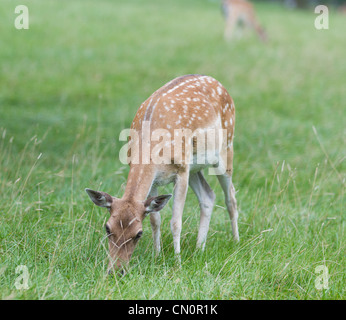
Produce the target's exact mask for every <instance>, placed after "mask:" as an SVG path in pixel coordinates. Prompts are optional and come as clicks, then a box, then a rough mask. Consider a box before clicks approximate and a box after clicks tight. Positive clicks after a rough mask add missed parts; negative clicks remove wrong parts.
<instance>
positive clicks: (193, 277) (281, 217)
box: [0, 0, 346, 299]
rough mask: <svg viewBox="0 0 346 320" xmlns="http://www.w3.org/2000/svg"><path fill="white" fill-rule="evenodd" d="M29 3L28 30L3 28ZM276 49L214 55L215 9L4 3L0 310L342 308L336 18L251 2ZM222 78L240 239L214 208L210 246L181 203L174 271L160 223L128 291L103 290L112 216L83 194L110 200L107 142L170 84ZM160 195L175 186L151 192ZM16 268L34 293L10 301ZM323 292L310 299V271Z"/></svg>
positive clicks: (0, 36)
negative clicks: (40, 304) (4, 305)
mask: <svg viewBox="0 0 346 320" xmlns="http://www.w3.org/2000/svg"><path fill="white" fill-rule="evenodd" d="M17 4H26V5H27V6H28V8H29V14H30V29H29V30H17V29H15V27H14V19H15V17H16V15H15V14H14V8H15V6H16V5H17ZM256 8H257V12H258V16H259V19H260V21H261V22H262V24H263V25H264V27H265V28H266V30H267V32H268V35H269V39H270V41H269V42H268V44H266V45H264V44H262V43H260V42H259V41H258V40H257V39H256V38H255V37H254V36H251V35H250V36H249V37H247V38H246V39H242V40H239V41H237V42H236V43H226V42H225V41H224V40H223V26H224V25H223V23H224V22H223V18H222V15H221V11H220V6H219V3H218V1H207V0H174V1H160V0H137V1H134V0H131V1H114V0H100V1H91V0H83V1H82V0H74V1H70V2H66V3H65V4H64V5H62V4H61V2H60V1H52V0H51V1H48V0H45V1H42V0H41V1H38V0H32V1H21V2H18V3H17V1H9V0H2V1H1V3H0V17H1V19H0V63H1V69H0V70H1V71H0V214H1V215H0V298H2V299H345V233H344V226H345V213H344V211H345V199H344V196H345V157H346V153H345V138H346V136H345V133H346V131H345V123H346V121H345V120H346V119H345V106H346V91H345V85H346V63H345V53H346V52H345V48H346V37H345V31H344V30H345V28H346V19H345V17H344V16H342V15H340V14H337V13H335V12H334V11H332V10H331V12H330V18H329V21H330V27H329V30H320V31H319V30H316V29H315V28H314V19H315V17H316V15H315V14H314V12H313V10H310V11H302V12H297V11H287V10H285V9H284V8H282V7H280V6H279V5H276V4H272V3H271V4H267V3H258V4H256ZM190 73H200V74H207V75H210V76H213V77H215V78H216V79H218V80H219V81H220V82H221V83H222V84H223V85H224V86H225V87H226V88H227V89H228V91H229V93H230V94H231V96H232V97H233V99H234V101H235V105H236V110H237V115H236V135H235V141H234V147H235V159H234V177H233V181H234V184H235V187H236V190H237V200H238V205H239V211H240V212H239V215H240V217H239V233H240V242H239V243H237V244H236V243H234V242H233V241H232V236H231V226H230V221H229V218H228V214H227V211H226V210H225V207H224V202H223V195H222V192H221V188H220V186H219V185H218V183H217V179H216V178H215V177H211V176H210V177H208V178H207V180H208V181H209V182H210V185H211V186H212V188H213V189H214V190H215V193H216V194H217V199H216V204H217V206H216V207H215V209H214V213H213V216H212V219H211V225H210V230H209V233H208V240H207V245H206V250H205V252H204V253H201V252H198V251H196V250H195V243H196V238H197V230H198V222H199V207H198V203H197V200H196V198H195V196H194V195H193V193H192V191H191V190H189V193H188V199H187V202H186V205H185V211H184V217H183V231H182V263H181V266H179V265H177V264H176V263H175V260H174V254H173V243H172V235H171V232H170V227H169V221H170V218H171V208H170V206H167V207H166V208H165V209H164V210H163V211H162V215H161V216H162V230H161V231H162V248H163V251H162V254H161V255H160V256H159V257H155V256H154V253H153V246H152V237H151V228H150V222H149V219H147V220H145V223H144V234H143V238H142V240H141V242H140V243H139V245H138V246H137V248H136V250H135V253H134V256H133V258H132V260H131V265H130V271H129V273H128V274H127V275H126V277H124V278H121V279H119V278H116V277H115V278H114V277H107V276H106V269H107V263H108V261H107V250H108V245H107V239H106V235H105V231H104V227H103V226H104V223H105V221H106V220H107V219H108V216H107V215H108V213H107V212H106V211H104V210H102V209H101V208H98V207H95V206H94V205H93V204H92V203H91V202H90V200H89V199H88V197H87V195H86V193H85V192H84V188H86V187H90V188H93V189H99V190H103V191H106V192H108V193H111V194H113V195H114V196H118V197H121V195H122V192H123V190H124V185H125V182H126V178H127V172H128V167H127V166H124V165H123V164H121V163H120V161H119V157H118V153H119V150H120V148H121V147H122V145H123V142H120V141H119V133H120V131H121V130H122V129H124V128H128V127H129V126H130V124H131V121H132V119H133V117H134V115H135V112H136V110H137V108H138V107H139V105H140V104H141V103H142V102H143V101H144V100H145V99H146V98H147V97H148V96H149V95H150V94H151V93H152V92H154V91H155V90H156V89H158V88H159V87H161V86H162V85H163V84H165V83H166V82H168V81H169V80H171V79H173V78H175V77H176V76H179V75H183V74H190ZM161 191H162V193H171V191H172V186H167V187H165V188H162V190H161ZM19 265H25V266H26V267H27V269H28V271H29V283H28V285H29V289H27V290H17V289H16V286H15V283H16V279H17V277H19V276H20V275H21V273H20V272H19V273H16V268H17V266H19ZM321 265H322V266H326V267H327V268H328V273H329V281H328V289H323V290H318V289H317V288H316V286H315V281H316V279H317V277H318V276H319V275H320V274H319V273H316V272H315V270H316V267H318V266H321Z"/></svg>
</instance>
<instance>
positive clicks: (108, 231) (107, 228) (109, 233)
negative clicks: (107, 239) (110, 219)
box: [105, 224, 111, 236]
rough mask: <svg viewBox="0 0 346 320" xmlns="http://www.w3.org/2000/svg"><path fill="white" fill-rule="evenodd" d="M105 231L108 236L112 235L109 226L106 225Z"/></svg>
mask: <svg viewBox="0 0 346 320" xmlns="http://www.w3.org/2000/svg"><path fill="white" fill-rule="evenodd" d="M105 229H106V233H107V235H108V236H110V235H111V229H109V227H108V225H107V224H106V225H105Z"/></svg>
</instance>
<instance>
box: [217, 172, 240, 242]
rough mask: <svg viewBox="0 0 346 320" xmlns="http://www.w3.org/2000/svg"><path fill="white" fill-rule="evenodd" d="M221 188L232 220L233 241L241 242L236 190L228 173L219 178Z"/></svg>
mask: <svg viewBox="0 0 346 320" xmlns="http://www.w3.org/2000/svg"><path fill="white" fill-rule="evenodd" d="M217 178H218V180H219V182H220V185H221V188H222V190H223V192H224V194H225V203H226V206H227V211H228V214H229V217H230V219H231V225H232V233H233V239H234V240H236V241H238V240H239V233H238V210H237V200H236V198H235V189H234V186H233V183H232V176H231V175H230V174H228V173H225V174H223V175H219V176H217Z"/></svg>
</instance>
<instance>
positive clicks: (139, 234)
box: [135, 230, 143, 240]
mask: <svg viewBox="0 0 346 320" xmlns="http://www.w3.org/2000/svg"><path fill="white" fill-rule="evenodd" d="M142 234H143V231H142V230H141V231H138V233H137V234H136V237H135V240H138V239H139V238H140V237H141V236H142Z"/></svg>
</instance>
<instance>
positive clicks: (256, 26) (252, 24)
mask: <svg viewBox="0 0 346 320" xmlns="http://www.w3.org/2000/svg"><path fill="white" fill-rule="evenodd" d="M246 24H247V26H248V27H249V28H251V29H253V30H254V31H255V32H256V34H257V36H258V37H259V38H260V39H261V40H262V41H263V42H265V41H266V40H267V35H266V32H265V31H264V29H263V28H262V27H261V25H260V23H259V22H258V21H257V19H256V16H255V13H254V12H253V11H252V12H251V14H250V15H249V17H248V19H247V23H246Z"/></svg>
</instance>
